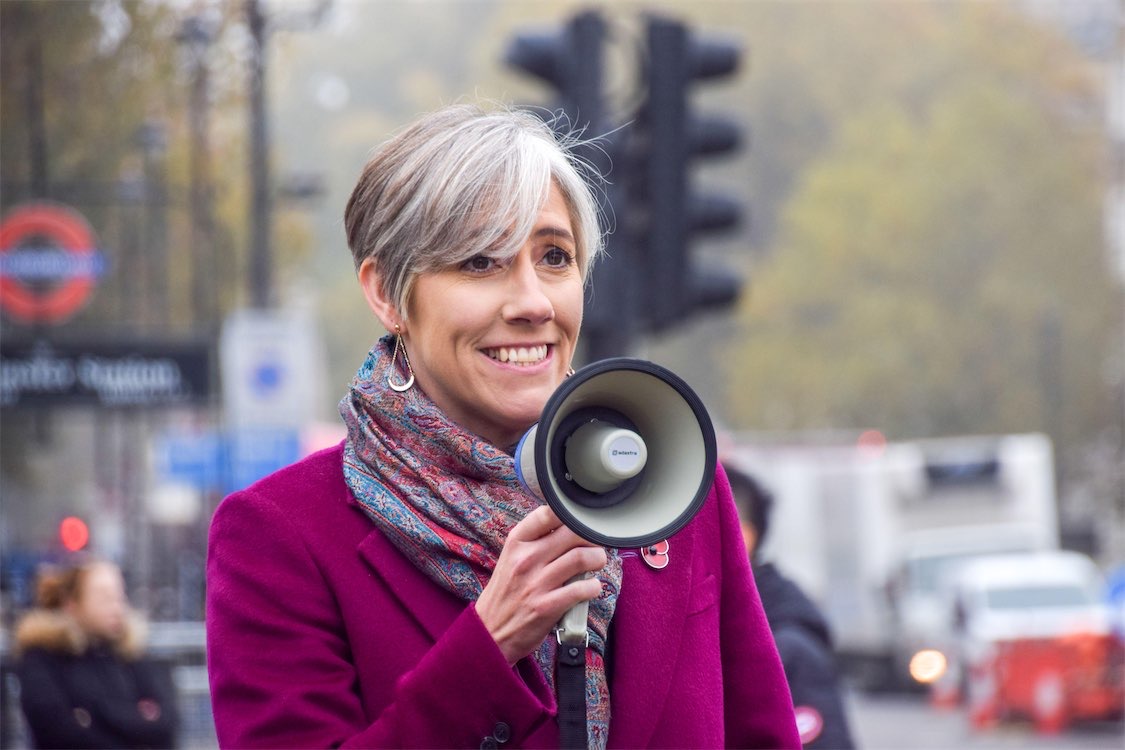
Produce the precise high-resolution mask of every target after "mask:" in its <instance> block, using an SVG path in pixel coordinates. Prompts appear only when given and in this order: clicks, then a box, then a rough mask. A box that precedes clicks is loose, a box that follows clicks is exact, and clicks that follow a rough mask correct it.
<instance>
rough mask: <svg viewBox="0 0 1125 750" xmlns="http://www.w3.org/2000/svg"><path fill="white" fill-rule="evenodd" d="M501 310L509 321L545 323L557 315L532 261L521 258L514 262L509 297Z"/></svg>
mask: <svg viewBox="0 0 1125 750" xmlns="http://www.w3.org/2000/svg"><path fill="white" fill-rule="evenodd" d="M500 312H501V315H502V316H503V318H504V320H507V321H509V322H528V323H545V322H547V321H548V320H551V319H553V318H554V317H555V306H554V304H553V303H552V302H551V298H550V296H548V294H547V290H546V288H545V287H544V284H543V280H542V279H540V278H539V274H538V273H536V269H535V265H534V264H533V263H531V262H530V261H528V260H525V259H523V258H521V259H520V260H519V261H517V262H515V263H513V264H512V267H511V269H510V270H509V274H508V290H507V299H506V300H505V302H504V306H503V308H502V309H501V311H500Z"/></svg>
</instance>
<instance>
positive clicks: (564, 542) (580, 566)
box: [476, 505, 607, 664]
mask: <svg viewBox="0 0 1125 750" xmlns="http://www.w3.org/2000/svg"><path fill="white" fill-rule="evenodd" d="M606 560H607V558H606V551H605V550H604V549H603V548H601V547H598V546H596V545H594V544H591V543H590V542H587V541H586V540H585V539H583V538H582V537H580V536H578V535H577V534H575V533H574V532H573V531H571V530H570V529H568V528H567V527H566V526H563V524H562V522H561V521H560V520H559V519H558V516H556V515H555V513H554V511H552V510H551V509H550V508H549V507H547V506H545V505H544V506H542V507H539V508H536V509H535V510H533V511H532V512H531V513H529V514H528V515H527V517H526V518H524V519H523V520H522V521H520V522H519V523H518V524H516V525H515V527H513V528H512V532H511V533H510V534H509V535H508V539H507V540H506V541H505V542H504V549H503V550H502V551H501V552H500V559H499V560H497V561H496V570H494V571H493V573H492V578H491V579H489V582H488V585H487V586H485V587H484V591H482V592H481V595H480V598H478V599H477V604H476V608H477V615H478V616H479V617H480V619H481V621H482V622H484V626H485V627H486V628H488V632H489V633H491V634H492V637H493V638H494V639H495V640H496V643H497V645H498V646H500V650H501V651H502V652H503V654H504V656H505V657H506V658H507V659H508V663H509V664H515V663H516V662H517V661H519V660H520V659H522V658H523V657H525V656H527V655H528V654H530V653H531V652H532V651H534V650H535V649H536V648H538V646H539V644H541V643H542V642H543V639H544V638H546V637H547V635H548V634H549V633H550V632H551V630H552V629H553V628H554V627H555V625H556V624H557V623H558V621H559V618H561V617H562V616H563V614H564V613H565V612H566V611H567V610H568V609H570V608H571V607H573V606H574V605H575V604H578V603H580V602H583V601H588V600H590V599H596V598H597V597H598V596H600V595H601V592H602V584H601V581H600V580H598V579H597V578H586V579H581V580H577V581H571V580H570V579H572V578H574V577H575V576H579V575H583V574H585V573H589V572H592V571H598V570H601V569H602V568H604V567H605V564H606Z"/></svg>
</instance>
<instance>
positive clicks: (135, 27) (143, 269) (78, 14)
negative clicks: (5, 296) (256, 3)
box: [0, 0, 309, 332]
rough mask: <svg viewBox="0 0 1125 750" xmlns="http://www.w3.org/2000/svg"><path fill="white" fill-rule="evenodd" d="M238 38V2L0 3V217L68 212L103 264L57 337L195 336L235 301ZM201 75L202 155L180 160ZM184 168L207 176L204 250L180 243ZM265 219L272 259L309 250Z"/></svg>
mask: <svg viewBox="0 0 1125 750" xmlns="http://www.w3.org/2000/svg"><path fill="white" fill-rule="evenodd" d="M192 14H196V17H197V18H203V19H204V21H205V24H204V25H205V26H206V27H207V29H208V36H209V39H208V43H207V44H206V45H204V46H203V47H202V48H197V49H189V45H188V44H185V43H182V42H184V41H185V40H184V38H183V31H184V28H185V19H186V17H187V16H189V15H192ZM243 28H244V19H243V18H242V17H241V14H240V9H239V7H238V6H237V4H222V5H216V4H198V5H195V6H176V5H174V4H169V3H141V2H119V1H116V0H100V1H99V2H81V3H45V2H34V1H30V0H4V2H3V3H0V67H2V71H3V73H2V76H0V109H2V110H3V112H4V118H3V123H2V127H0V174H2V175H3V191H2V195H0V209H2V210H4V211H6V210H8V209H9V208H10V207H11V206H12V205H14V204H16V203H19V202H21V201H25V200H31V199H51V200H57V201H61V202H64V203H68V204H70V205H73V206H75V207H76V208H77V209H78V210H79V211H81V212H82V213H83V214H84V215H85V216H86V217H87V218H88V219H89V220H90V222H91V224H92V226H93V227H94V229H95V232H96V233H97V235H98V239H99V244H100V245H101V246H102V248H103V250H104V251H105V252H106V255H107V256H108V260H109V270H108V273H107V275H106V277H105V278H103V279H102V281H101V283H100V284H99V286H98V289H97V292H96V294H95V295H94V297H93V300H92V302H91V304H90V305H89V306H88V307H87V308H86V309H85V310H84V311H83V312H81V313H79V315H78V316H77V317H76V318H75V319H74V321H73V322H72V323H71V324H69V325H70V326H71V327H77V328H81V327H89V326H105V325H107V324H113V325H126V326H130V327H138V326H139V327H143V328H147V329H149V330H153V331H154V332H155V331H156V330H165V331H166V330H172V331H179V332H186V331H188V330H191V329H192V328H193V327H194V326H195V325H197V324H198V325H200V326H202V327H203V328H204V329H205V330H206V329H210V328H212V327H213V326H214V325H215V324H216V322H217V321H218V320H219V319H221V316H222V314H223V311H224V310H228V309H230V308H231V307H232V306H233V305H235V304H238V303H239V302H240V301H241V300H242V299H243V298H244V296H245V293H244V287H245V270H244V265H245V263H244V258H245V250H244V246H245V232H246V230H245V224H246V220H245V218H244V217H245V213H246V199H245V196H246V187H245V181H246V177H245V175H246V167H245V156H244V152H245V139H246V136H245V131H246V115H245V107H244V104H243V102H244V99H245V90H246V81H245V73H244V71H245V65H244V63H245V57H246V54H247V48H246V45H245V34H244V32H243ZM192 55H201V56H202V57H201V58H199V59H193V57H192ZM200 65H202V66H205V67H206V68H208V70H209V71H210V73H211V75H209V76H208V88H207V90H206V92H205V100H204V101H203V103H204V106H205V107H206V109H207V112H206V118H207V119H206V124H205V125H206V127H207V128H208V130H209V133H210V135H209V138H208V139H207V140H206V143H207V145H208V148H209V152H208V153H207V154H197V153H193V151H192V147H191V142H190V138H189V107H190V106H193V102H192V101H191V100H190V97H189V91H190V84H191V79H192V77H193V75H195V74H196V72H197V70H198V66H200ZM194 105H195V106H197V105H198V102H195V103H194ZM195 159H206V160H208V162H209V163H210V164H211V165H212V166H211V169H210V170H209V173H208V174H209V178H210V180H209V182H210V184H209V185H207V186H205V187H206V193H207V195H208V196H209V198H210V200H211V201H212V203H213V208H214V222H215V226H214V228H213V231H212V233H211V234H210V238H211V241H210V243H209V245H208V246H207V247H193V246H192V243H191V239H192V237H193V234H192V232H191V227H190V225H189V222H191V221H192V220H193V217H192V216H191V214H190V212H189V210H188V193H189V189H190V185H189V182H190V179H191V178H190V175H191V172H192V169H191V167H192V162H193V160H195ZM278 221H279V222H281V223H282V225H283V227H284V231H282V232H279V233H278V234H279V242H278V251H279V255H280V256H282V260H283V262H284V259H285V258H289V259H293V258H295V257H297V256H299V255H300V254H301V253H302V252H303V251H304V249H305V248H307V246H308V243H309V240H308V237H307V235H306V234H304V233H303V231H302V229H301V226H300V222H299V221H298V222H295V221H294V219H293V217H291V216H285V215H283V216H280V217H279V218H278ZM197 272H201V273H203V274H205V275H206V276H207V278H208V279H209V283H210V285H211V286H212V287H213V288H212V290H211V291H212V293H213V305H212V307H213V309H212V310H211V313H212V314H211V315H208V316H207V319H205V320H199V321H197V320H195V317H196V316H197V314H198V313H199V310H198V309H197V308H198V305H196V304H193V299H192V277H193V275H194V274H195V273H197Z"/></svg>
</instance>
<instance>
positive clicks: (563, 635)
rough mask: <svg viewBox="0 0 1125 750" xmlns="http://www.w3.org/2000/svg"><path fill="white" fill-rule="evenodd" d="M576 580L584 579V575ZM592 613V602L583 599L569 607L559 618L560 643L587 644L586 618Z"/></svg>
mask: <svg viewBox="0 0 1125 750" xmlns="http://www.w3.org/2000/svg"><path fill="white" fill-rule="evenodd" d="M574 580H582V576H579V577H577V578H575V579H574ZM589 613H590V602H589V601H583V602H579V603H578V604H575V605H574V606H573V607H571V608H570V609H568V610H567V611H566V612H565V613H564V614H563V616H562V618H561V619H560V620H559V624H558V627H557V628H556V634H557V635H558V638H559V643H560V644H563V643H572V644H578V645H580V646H583V647H585V646H586V640H587V634H586V620H587V617H588V615H589Z"/></svg>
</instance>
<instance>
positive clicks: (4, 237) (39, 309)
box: [0, 203, 105, 323]
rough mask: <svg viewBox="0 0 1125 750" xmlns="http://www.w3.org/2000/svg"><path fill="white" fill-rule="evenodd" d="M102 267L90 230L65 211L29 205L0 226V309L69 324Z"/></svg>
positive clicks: (19, 316)
mask: <svg viewBox="0 0 1125 750" xmlns="http://www.w3.org/2000/svg"><path fill="white" fill-rule="evenodd" d="M104 266H105V261H104V258H103V256H102V254H101V253H100V252H98V250H97V247H96V246H95V242H94V233H93V231H92V230H91V229H90V225H89V224H87V223H86V220H85V219H84V218H82V215H81V214H79V213H78V212H77V211H74V210H73V209H70V208H68V207H66V206H62V205H58V204H54V203H26V204H23V205H21V206H17V207H16V208H14V209H12V211H11V212H10V213H8V215H7V216H5V217H4V221H3V223H0V308H3V310H4V311H5V312H6V313H8V314H9V315H11V316H13V317H15V318H17V319H19V320H23V321H26V322H30V323H61V322H62V321H64V320H66V319H67V318H69V317H70V316H71V315H73V314H74V313H75V312H77V311H78V309H79V308H81V307H82V305H83V304H85V303H86V301H87V300H88V299H89V297H90V293H91V292H92V291H93V289H94V282H95V281H96V279H97V277H98V275H100V274H101V272H102V270H103V269H104Z"/></svg>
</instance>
